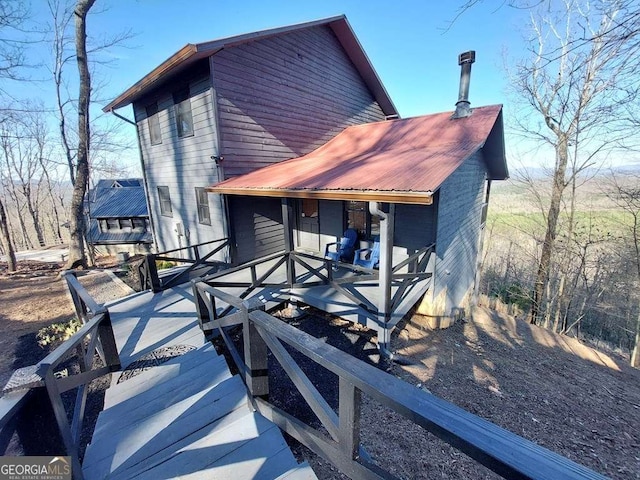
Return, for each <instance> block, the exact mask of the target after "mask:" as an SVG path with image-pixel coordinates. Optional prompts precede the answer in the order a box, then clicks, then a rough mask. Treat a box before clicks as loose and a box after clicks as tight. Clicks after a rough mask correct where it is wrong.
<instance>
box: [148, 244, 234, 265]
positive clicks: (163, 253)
mask: <svg viewBox="0 0 640 480" xmlns="http://www.w3.org/2000/svg"><path fill="white" fill-rule="evenodd" d="M222 241H225V242H228V241H229V239H228V238H217V239H215V240H209V241H208V242H202V243H198V244H196V245H188V246H186V247H180V248H174V249H173V250H166V251H164V252H158V253H155V254H154V255H156V256H158V257H161V256H163V255H166V254H168V253H175V252H180V251H182V250H189V249H194V248H197V247H202V246H204V245H209V244H211V243H216V242H222ZM189 260H190V259H183V261H185V262H188V261H189Z"/></svg>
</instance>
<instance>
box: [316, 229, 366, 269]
mask: <svg viewBox="0 0 640 480" xmlns="http://www.w3.org/2000/svg"><path fill="white" fill-rule="evenodd" d="M357 241H358V232H356V231H355V230H353V229H352V228H350V229H348V230H346V231H345V232H344V234H343V236H342V239H341V240H340V241H339V242H331V243H327V245H326V247H325V249H324V257H325V258H329V259H331V260H333V261H334V262H347V263H351V261H352V260H353V253H354V251H355V248H356V242H357ZM332 246H333V247H334V251H331V250H330V249H331V247H332Z"/></svg>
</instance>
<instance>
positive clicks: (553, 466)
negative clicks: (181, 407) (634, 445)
mask: <svg viewBox="0 0 640 480" xmlns="http://www.w3.org/2000/svg"><path fill="white" fill-rule="evenodd" d="M192 286H193V293H194V297H195V299H196V304H197V306H198V315H199V317H200V322H201V325H202V326H203V327H205V328H207V329H211V328H216V329H217V330H218V331H219V333H220V335H221V336H222V338H223V339H224V343H225V345H226V348H227V349H228V351H229V353H230V355H231V357H232V358H233V360H234V362H235V363H236V366H237V367H238V370H239V372H240V375H241V376H242V378H243V379H244V381H245V384H246V386H247V389H248V391H249V394H250V397H251V398H252V401H253V405H254V407H255V408H256V410H258V411H259V412H260V413H261V414H262V415H263V416H265V417H266V418H267V419H269V420H271V421H272V422H274V423H275V424H276V425H278V426H279V427H280V428H281V429H282V430H283V431H285V432H287V433H288V434H289V435H291V436H292V437H294V438H296V439H297V440H298V441H300V442H301V443H302V444H304V445H305V446H307V447H308V448H309V449H311V450H312V451H314V452H315V453H316V454H318V455H319V456H321V457H323V458H324V459H325V460H327V461H329V462H331V463H332V464H333V465H335V466H336V467H337V468H338V469H339V470H340V471H341V472H342V473H344V474H346V475H347V476H349V477H350V478H354V479H372V478H396V477H394V476H393V475H392V474H391V473H390V472H388V471H385V470H383V469H382V468H381V467H379V466H378V465H376V464H375V463H373V461H372V460H371V459H370V458H369V457H368V455H367V454H366V451H365V450H364V449H363V448H362V446H361V444H360V415H361V409H362V394H363V393H364V394H365V395H367V396H369V397H370V398H372V399H374V400H375V401H377V402H379V403H380V404H382V405H384V406H385V407H388V408H390V409H391V410H393V411H394V412H396V413H398V414H400V415H402V416H404V417H405V418H407V419H409V420H410V421H412V422H414V423H416V424H417V425H420V426H421V427H423V428H424V430H425V431H426V432H430V433H432V434H434V435H436V436H437V437H439V438H441V439H442V440H444V441H445V442H447V443H449V444H450V445H452V446H453V447H455V448H457V449H458V450H460V451H462V452H464V453H465V454H467V455H468V456H469V457H471V458H472V459H474V460H475V461H477V462H478V463H481V464H483V465H485V466H486V467H488V468H489V469H491V470H492V471H494V472H496V473H498V474H499V475H501V476H503V477H505V478H510V479H545V480H546V479H550V478H564V479H602V478H605V477H602V476H601V475H599V474H597V473H596V472H594V471H592V470H589V469H588V468H586V467H583V466H581V465H578V464H576V463H574V462H572V461H571V460H569V459H567V458H565V457H563V456H561V455H558V454H556V453H553V452H551V451H549V450H547V449H545V448H543V447H540V446H539V445H536V444H535V443H533V442H530V441H528V440H526V439H524V438H522V437H519V436H518V435H515V434H513V433H511V432H509V431H507V430H505V429H503V428H500V427H498V426H497V425H494V424H493V423H491V422H488V421H486V420H484V419H482V418H479V417H477V416H475V415H473V414H471V413H469V412H467V411H465V410H463V409H461V408H459V407H456V406H455V405H453V404H451V403H448V402H446V401H444V400H442V399H440V398H438V397H436V396H434V395H431V394H429V393H427V392H424V391H423V390H421V389H418V388H416V387H414V386H412V385H410V384H408V383H406V382H403V381H401V380H399V379H398V378H396V377H394V376H392V375H390V374H388V373H386V372H384V371H381V370H379V369H377V368H376V367H374V366H372V365H369V364H367V363H364V362H362V361H360V360H358V359H356V358H354V357H352V356H350V355H348V354H346V353H344V352H342V351H340V350H338V349H336V348H334V347H332V346H330V345H327V344H326V343H325V342H323V341H321V340H318V339H316V338H314V337H312V336H310V335H308V334H306V333H304V332H302V331H300V330H298V329H296V328H294V327H292V326H291V325H288V324H287V323H285V322H283V321H281V320H278V319H276V318H274V317H272V316H271V315H269V314H267V313H265V312H264V311H263V309H264V306H263V304H262V302H260V301H257V300H255V299H253V298H252V299H249V300H242V299H241V298H238V297H234V296H232V295H229V294H227V293H225V292H222V291H220V290H218V289H216V288H214V287H212V286H211V285H207V284H206V283H204V282H201V281H195V280H194V281H192ZM216 299H217V300H218V301H219V302H223V303H224V304H226V305H228V306H229V307H230V308H231V309H232V311H231V314H230V315H227V316H225V317H219V315H218V313H217V308H216V303H215V302H216ZM230 326H241V327H242V337H243V343H244V348H243V350H244V355H241V354H240V353H239V351H238V349H237V348H236V346H235V345H234V343H233V341H232V340H231V338H230V337H229V335H228V334H227V332H226V328H227V327H230ZM285 345H286V346H288V347H289V349H294V350H296V351H297V352H299V353H301V354H302V355H304V356H305V357H307V358H308V359H310V360H312V361H314V362H315V363H317V364H319V365H321V366H322V367H324V368H325V369H327V370H329V371H330V372H332V373H334V374H335V375H337V376H338V378H339V382H338V384H339V387H338V388H339V395H338V407H337V412H336V411H334V409H332V408H331V406H330V405H329V403H328V402H327V401H326V400H325V399H324V398H323V397H322V395H321V394H320V392H319V391H318V389H317V388H316V387H315V386H314V384H313V382H312V381H311V380H310V379H309V378H308V377H307V375H306V374H305V373H304V372H303V370H302V369H301V368H300V366H299V365H298V363H297V362H296V361H295V359H294V358H293V357H292V355H291V353H289V350H288V349H287V348H286V347H285ZM268 351H270V352H271V353H272V354H273V357H274V358H275V359H276V360H277V361H278V362H279V363H280V365H281V366H282V368H283V369H284V371H285V372H286V374H287V375H288V376H289V378H290V379H291V381H292V382H293V384H294V385H295V387H296V389H297V390H298V391H299V392H300V393H301V395H302V397H303V398H304V400H305V401H306V402H307V404H308V405H309V406H310V408H311V409H312V411H313V412H314V413H315V415H316V416H317V417H318V419H319V420H320V422H321V423H322V426H323V427H324V428H325V429H326V432H327V433H324V432H322V431H320V430H318V429H316V428H313V427H312V426H311V425H309V424H307V423H305V422H303V421H301V420H300V419H298V418H296V417H295V416H293V415H291V413H289V412H286V411H284V410H282V409H280V408H278V407H276V406H275V405H273V404H271V403H269V402H268V401H267V400H265V396H267V395H268V394H269V377H268V361H267V354H268Z"/></svg>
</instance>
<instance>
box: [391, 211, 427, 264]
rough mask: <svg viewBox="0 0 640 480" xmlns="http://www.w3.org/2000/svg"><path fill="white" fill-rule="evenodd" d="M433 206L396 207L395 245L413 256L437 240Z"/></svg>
mask: <svg viewBox="0 0 640 480" xmlns="http://www.w3.org/2000/svg"><path fill="white" fill-rule="evenodd" d="M435 227H436V215H435V207H434V206H433V205H403V204H398V205H396V218H395V230H394V235H393V244H394V245H395V246H397V247H404V248H405V249H406V253H407V254H412V253H414V252H416V251H417V250H420V249H421V248H422V247H425V246H427V245H429V244H431V243H433V242H435V240H436V228H435Z"/></svg>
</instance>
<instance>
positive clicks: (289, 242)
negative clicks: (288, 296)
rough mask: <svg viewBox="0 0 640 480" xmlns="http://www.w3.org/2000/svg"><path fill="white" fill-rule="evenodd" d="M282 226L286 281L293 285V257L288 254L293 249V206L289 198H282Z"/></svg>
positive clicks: (294, 273)
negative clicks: (285, 257)
mask: <svg viewBox="0 0 640 480" xmlns="http://www.w3.org/2000/svg"><path fill="white" fill-rule="evenodd" d="M282 226H283V227H284V250H285V252H286V254H287V256H288V258H287V283H288V284H289V287H293V284H294V283H295V280H296V272H295V265H294V262H293V259H292V258H291V256H290V255H289V254H290V253H291V252H292V251H293V208H292V207H291V200H290V199H288V198H283V199H282Z"/></svg>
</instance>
